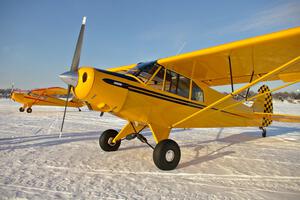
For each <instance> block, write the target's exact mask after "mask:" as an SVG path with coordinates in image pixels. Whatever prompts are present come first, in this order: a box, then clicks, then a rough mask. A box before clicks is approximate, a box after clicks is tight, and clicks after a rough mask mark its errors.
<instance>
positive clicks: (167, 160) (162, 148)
mask: <svg viewBox="0 0 300 200" xmlns="http://www.w3.org/2000/svg"><path fill="white" fill-rule="evenodd" d="M180 156H181V153H180V148H179V146H178V144H177V143H176V142H175V141H173V140H170V139H167V140H163V141H160V142H159V143H158V144H157V145H156V146H155V148H154V151H153V161H154V163H155V165H156V167H158V168H159V169H161V170H172V169H175V168H176V167H177V165H178V163H179V161H180Z"/></svg>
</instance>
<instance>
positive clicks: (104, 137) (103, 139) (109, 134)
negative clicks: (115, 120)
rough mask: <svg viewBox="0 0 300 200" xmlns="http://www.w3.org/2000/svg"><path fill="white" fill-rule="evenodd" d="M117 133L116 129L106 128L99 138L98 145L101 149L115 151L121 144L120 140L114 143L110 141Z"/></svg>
mask: <svg viewBox="0 0 300 200" xmlns="http://www.w3.org/2000/svg"><path fill="white" fill-rule="evenodd" d="M117 135H118V131H116V130H113V129H108V130H106V131H104V132H103V133H102V134H101V136H100V138H99V145H100V147H101V149H102V150H103V151H117V150H118V149H119V147H120V145H121V140H119V141H117V142H116V143H111V141H112V140H113V139H114V138H115V137H116V136H117Z"/></svg>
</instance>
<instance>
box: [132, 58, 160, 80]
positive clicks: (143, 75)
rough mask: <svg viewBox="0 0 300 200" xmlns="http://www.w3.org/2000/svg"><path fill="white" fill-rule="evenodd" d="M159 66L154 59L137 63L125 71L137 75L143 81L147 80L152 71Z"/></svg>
mask: <svg viewBox="0 0 300 200" xmlns="http://www.w3.org/2000/svg"><path fill="white" fill-rule="evenodd" d="M158 68H159V65H157V64H156V62H155V61H151V62H143V63H139V64H137V65H136V67H134V68H133V69H131V70H129V71H128V72H127V73H128V74H132V75H133V76H136V77H138V78H139V79H141V80H142V81H143V82H145V83H146V82H147V81H148V80H149V79H150V78H151V77H152V75H153V74H154V72H156V70H157V69H158Z"/></svg>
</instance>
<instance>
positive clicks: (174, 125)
mask: <svg viewBox="0 0 300 200" xmlns="http://www.w3.org/2000/svg"><path fill="white" fill-rule="evenodd" d="M299 60H300V56H297V57H296V58H294V59H292V60H290V61H288V62H286V63H284V64H283V65H281V66H279V67H277V68H276V69H274V70H272V71H270V72H269V73H267V74H265V75H263V76H261V77H259V78H258V79H256V80H254V81H253V82H251V83H248V84H247V85H245V86H243V87H241V88H240V89H238V90H236V91H234V92H232V93H230V94H228V95H226V96H225V97H223V98H221V99H219V100H217V101H215V102H214V103H211V104H210V105H208V106H207V107H205V108H203V109H201V110H199V111H197V112H194V113H193V114H191V115H189V116H187V117H185V118H184V119H182V120H180V121H178V122H176V123H174V124H172V125H171V127H170V128H174V127H178V125H180V124H182V123H183V122H185V121H187V120H189V119H191V118H193V117H195V116H197V115H199V114H200V113H202V112H205V111H206V110H209V109H211V108H213V107H214V106H216V105H219V104H220V103H222V102H224V101H226V100H228V99H230V98H232V96H234V95H237V94H239V93H241V92H242V91H244V90H246V89H248V88H250V87H251V86H253V85H255V84H257V83H259V82H261V81H264V80H266V79H267V78H269V77H271V76H272V75H274V74H276V73H279V72H280V71H282V70H284V69H286V68H287V67H289V66H290V65H291V64H293V63H295V62H297V61H299Z"/></svg>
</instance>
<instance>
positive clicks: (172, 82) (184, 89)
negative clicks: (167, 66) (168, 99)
mask: <svg viewBox="0 0 300 200" xmlns="http://www.w3.org/2000/svg"><path fill="white" fill-rule="evenodd" d="M164 90H165V91H168V92H171V93H173V94H178V95H180V96H182V97H185V98H189V90H190V79H188V78H186V77H184V76H181V75H179V74H177V73H175V72H172V71H170V70H167V72H166V80H165V88H164Z"/></svg>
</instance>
